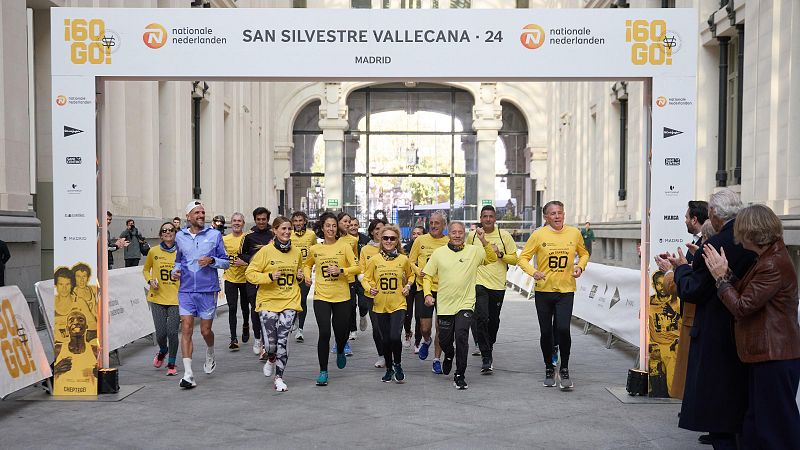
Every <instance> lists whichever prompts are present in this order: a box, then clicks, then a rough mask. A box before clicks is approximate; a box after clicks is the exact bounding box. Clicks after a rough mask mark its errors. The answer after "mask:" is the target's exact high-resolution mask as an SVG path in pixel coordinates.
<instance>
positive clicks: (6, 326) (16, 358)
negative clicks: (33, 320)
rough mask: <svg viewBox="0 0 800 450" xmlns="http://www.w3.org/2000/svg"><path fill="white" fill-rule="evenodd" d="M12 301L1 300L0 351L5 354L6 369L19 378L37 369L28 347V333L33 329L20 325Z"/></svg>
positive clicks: (12, 376)
mask: <svg viewBox="0 0 800 450" xmlns="http://www.w3.org/2000/svg"><path fill="white" fill-rule="evenodd" d="M19 325H20V324H19V323H18V322H17V317H16V316H15V315H14V309H13V308H12V307H11V302H10V301H9V300H8V299H7V298H4V299H2V301H0V351H2V354H3V361H5V365H6V370H7V371H8V374H9V375H10V376H11V378H19V376H20V375H23V374H24V375H27V374H29V373H31V372H33V371H35V370H36V363H35V362H34V360H33V356H32V355H31V349H30V347H28V335H27V333H28V332H30V331H31V330H26V329H24V328H21V327H20V326H19Z"/></svg>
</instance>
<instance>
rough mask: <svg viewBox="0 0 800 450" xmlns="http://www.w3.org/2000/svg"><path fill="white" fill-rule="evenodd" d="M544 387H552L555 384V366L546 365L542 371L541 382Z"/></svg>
mask: <svg viewBox="0 0 800 450" xmlns="http://www.w3.org/2000/svg"><path fill="white" fill-rule="evenodd" d="M542 385H543V386H544V387H553V386H555V385H556V368H555V367H548V368H547V369H545V371H544V383H542Z"/></svg>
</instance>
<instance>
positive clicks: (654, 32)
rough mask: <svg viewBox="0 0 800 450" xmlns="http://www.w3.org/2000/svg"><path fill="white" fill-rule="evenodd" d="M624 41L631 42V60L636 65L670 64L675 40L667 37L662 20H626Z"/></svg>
mask: <svg viewBox="0 0 800 450" xmlns="http://www.w3.org/2000/svg"><path fill="white" fill-rule="evenodd" d="M625 42H632V43H633V44H632V45H631V62H632V63H633V64H634V65H636V66H643V65H645V64H650V65H653V66H662V65H667V66H671V65H672V49H673V48H674V44H675V42H674V41H673V40H672V39H668V35H667V22H666V21H664V20H653V21H647V20H630V19H629V20H626V21H625Z"/></svg>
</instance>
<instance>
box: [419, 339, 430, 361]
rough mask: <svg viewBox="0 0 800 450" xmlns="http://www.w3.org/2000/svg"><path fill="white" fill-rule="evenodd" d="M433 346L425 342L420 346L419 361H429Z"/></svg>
mask: <svg viewBox="0 0 800 450" xmlns="http://www.w3.org/2000/svg"><path fill="white" fill-rule="evenodd" d="M430 346H431V343H430V342H423V343H422V345H420V346H419V359H421V360H423V361H425V360H426V359H428V350H429V348H430Z"/></svg>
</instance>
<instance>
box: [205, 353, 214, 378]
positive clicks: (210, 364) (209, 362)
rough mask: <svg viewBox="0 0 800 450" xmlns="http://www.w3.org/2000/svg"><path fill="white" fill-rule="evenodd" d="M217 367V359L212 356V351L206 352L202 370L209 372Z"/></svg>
mask: <svg viewBox="0 0 800 450" xmlns="http://www.w3.org/2000/svg"><path fill="white" fill-rule="evenodd" d="M216 368H217V360H216V358H214V354H213V353H209V352H206V362H205V364H203V371H204V372H205V373H207V374H211V372H213V371H214V369H216Z"/></svg>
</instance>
